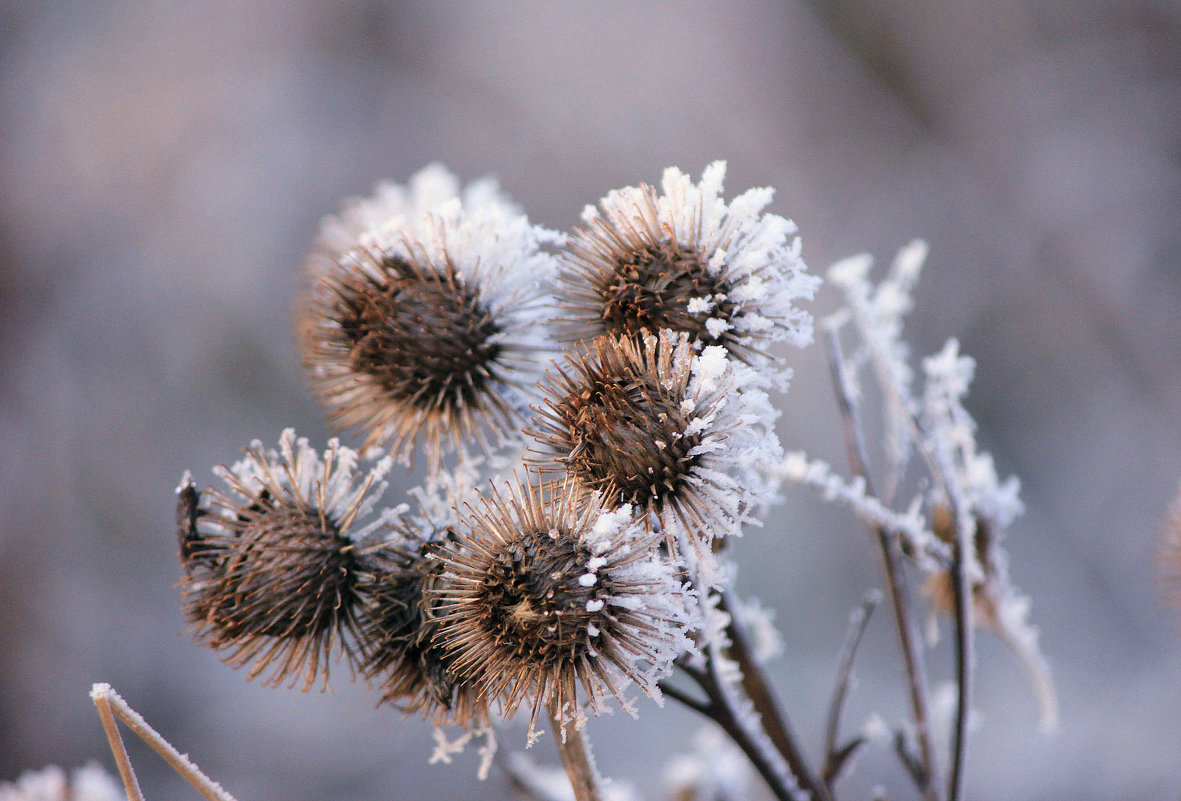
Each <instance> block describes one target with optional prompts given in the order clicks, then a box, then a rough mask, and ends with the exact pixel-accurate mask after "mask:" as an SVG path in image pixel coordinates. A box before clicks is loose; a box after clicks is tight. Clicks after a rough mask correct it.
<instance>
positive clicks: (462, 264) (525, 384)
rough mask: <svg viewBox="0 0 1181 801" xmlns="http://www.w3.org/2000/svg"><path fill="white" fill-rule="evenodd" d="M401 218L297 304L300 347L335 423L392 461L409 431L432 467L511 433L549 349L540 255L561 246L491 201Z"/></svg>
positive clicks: (341, 256) (362, 240) (475, 198)
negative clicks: (449, 452)
mask: <svg viewBox="0 0 1181 801" xmlns="http://www.w3.org/2000/svg"><path fill="white" fill-rule="evenodd" d="M387 191H391V190H387ZM465 201H466V202H465ZM381 207H382V204H381V203H376V202H375V203H373V204H372V208H370V207H368V206H364V205H363V204H362V206H361V208H366V209H368V213H375V211H376V210H377V209H380V208H381ZM404 211H405V213H402V214H399V215H396V216H395V217H393V218H392V219H391V220H390V221H387V222H386V223H384V224H382V225H381V226H377V225H376V223H373V225H374V227H371V228H367V229H365V231H364V232H363V235H361V236H359V237H358V240H357V243H356V245H355V246H354V247H353V248H350V249H348V250H336V251H335V258H334V261H333V264H332V265H331V266H330V267H328V268H327V269H323V270H322V274H320V275H319V276H318V279H317V281H316V284H315V286H314V288H313V289H312V290H311V292H310V293H308V295H307V296H306V297H305V298H304V299H303V302H302V304H301V308H300V312H299V314H300V329H301V346H302V350H303V360H304V364H305V366H306V367H307V369H308V371H309V374H310V376H311V379H312V384H313V388H314V390H315V392H316V395H317V396H318V397H319V399H320V400H321V402H322V403H323V404H324V406H325V407H326V408H327V410H328V413H329V416H330V417H331V418H332V420H333V421H334V422H336V423H337V424H339V425H341V426H343V427H346V428H349V427H355V428H359V429H361V430H362V431H363V432H364V433H365V435H366V446H369V445H375V444H386V445H388V447H389V449H390V451H391V452H392V453H394V454H396V455H400V456H402V457H403V458H408V457H409V455H410V452H411V450H412V449H413V447H414V444H415V440H416V439H417V438H418V437H419V435H420V434H421V435H422V439H423V441H424V445H425V448H426V450H427V452H428V456H429V458H430V460H431V464H432V467H436V466H437V465H438V461H439V457H440V455H441V453H442V452H443V450H444V449H446V448H455V449H458V448H460V447H461V446H462V445H463V444H464V443H465V442H471V441H476V442H479V444H480V445H481V446H482V447H483V448H484V449H485V450H488V449H489V442H488V439H487V437H486V433H490V434H491V435H492V438H493V440H494V441H495V443H497V444H499V443H502V442H504V441H505V440H506V439H509V438H511V435H512V434H513V433H515V431H516V429H518V428H519V424H520V421H521V419H522V416H523V414H524V413H525V411H526V410H527V407H528V402H529V399H530V396H529V392H530V391H531V389H532V388H533V387H534V386H535V385H536V382H537V380H538V378H539V376H540V374H541V372H542V370H543V368H544V365H545V363H546V361H547V359H546V356H545V354H546V352H547V349H548V347H549V346H548V337H547V334H546V329H545V325H544V320H543V317H544V313H545V308H544V307H545V305H546V300H545V298H544V296H543V295H542V291H541V279H543V278H544V277H545V276H546V275H547V274H548V273H549V272H550V271H551V269H552V264H553V258H552V257H551V256H549V255H548V254H546V253H544V252H542V251H541V249H540V248H541V246H542V244H543V243H547V242H557V241H559V240H560V237H559V235H557V234H555V233H553V232H550V231H546V230H545V229H542V228H539V227H536V226H533V225H530V224H529V221H528V220H527V219H526V218H525V217H524V216H522V215H520V214H517V213H515V211H514V210H513V209H511V208H506V207H505V206H503V205H501V204H500V203H499V202H497V196H496V195H495V193H490V192H484V193H482V194H481V193H469V195H465V198H464V199H461V198H459V197H450V198H448V199H446V200H445V201H443V202H442V203H440V204H438V205H436V206H433V207H430V208H429V209H419V208H417V207H416V208H413V209H408V210H404ZM341 225H342V227H343V228H344V229H345V230H352V227H350V226H349V225H345V224H341ZM353 227H355V226H353ZM333 241H334V242H335V240H333ZM321 250H323V248H322V249H321ZM317 260H318V258H314V259H313V261H317ZM311 272H313V273H316V272H320V271H319V270H318V269H317V267H315V266H314V267H313V268H311Z"/></svg>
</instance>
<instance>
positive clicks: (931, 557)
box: [776, 451, 951, 570]
mask: <svg viewBox="0 0 1181 801" xmlns="http://www.w3.org/2000/svg"><path fill="white" fill-rule="evenodd" d="M776 475H777V476H778V477H780V478H783V479H786V480H787V481H791V482H792V483H795V484H801V485H803V486H809V487H812V488H814V489H817V490H819V491H820V492H821V493H822V495H823V497H824V499H825V500H826V501H830V502H832V501H835V502H837V503H841V504H843V505H845V506H847V507H849V508H850V509H852V510H853V511H854V512H855V513H856V514H857V515H858V516H860V517H862V518H863V519H864V520H866V521H867V522H868V523H870V524H872V525H875V526H881V527H882V528H885V529H886V530H887V531H890V532H893V533H895V534H898V535H899V536H901V537H902V538H903V540H904V541H905V542H906V543H907V544H908V545H909V546H910V548H911V550H912V552H913V553H915V554H916V555H917V556H918V558H919V561H920V563H922V564H924V565H925V566H926V567H927V569H928V570H936V569H939V568H941V567H942V566H945V565H947V564H949V563H950V561H951V550H950V549H949V548H948V546H947V543H945V542H943V541H942V540H940V539H939V538H938V537H936V536H935V535H934V534H933V533H932V532H931V530H930V529H929V528H927V524H926V520H925V519H924V518H923V516H922V514H921V513H920V512H919V505H918V502H919V501H920V499H916V502H915V503H913V504H912V505H911V507H910V508H909V509H908V510H907V511H905V512H897V511H895V510H893V509H891V508H889V507H887V506H886V505H885V504H883V503H882V502H881V500H879V499H878V498H876V497H874V496H872V495H869V494H867V493H866V491H865V480H864V479H862V478H861V477H860V476H858V477H855V478H853V479H845V478H842V477H841V476H838V475H836V474H834V473H833V472H832V468H831V467H830V466H829V465H828V463H827V462H825V461H823V460H821V459H809V458H808V456H807V454H805V453H804V452H803V451H793V452H791V453H789V454H787V456H786V457H785V458H784V459H783V461H782V462H781V463H780V464H779V467H778V469H777V470H776Z"/></svg>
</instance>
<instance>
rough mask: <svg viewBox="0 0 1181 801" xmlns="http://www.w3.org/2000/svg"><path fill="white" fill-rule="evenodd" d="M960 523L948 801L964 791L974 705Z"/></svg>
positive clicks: (955, 565)
mask: <svg viewBox="0 0 1181 801" xmlns="http://www.w3.org/2000/svg"><path fill="white" fill-rule="evenodd" d="M963 528H964V527H963V526H962V525H960V524H959V523H958V522H957V523H956V536H955V538H954V540H953V541H954V543H955V547H954V550H953V551H952V567H951V569H952V574H951V576H952V591H953V594H954V598H955V681H956V688H957V690H958V692H959V697H958V698H957V700H956V709H955V731H954V733H953V735H952V746H951V773H950V776H949V777H948V781H947V801H958V799H959V797H960V793H961V792H962V791H963V783H964V776H963V766H964V757H965V754H966V752H967V745H968V744H967V738H966V735H967V728H968V708H969V704H970V702H971V695H972V693H971V685H972V676H971V663H972V608H971V603H972V588H971V586H970V580H969V577H968V569H967V559H966V553H967V548H968V547H970V546H969V545H968V544H967V542H966V540H967V537H966V536H965V535H964V533H963V531H962V529H963Z"/></svg>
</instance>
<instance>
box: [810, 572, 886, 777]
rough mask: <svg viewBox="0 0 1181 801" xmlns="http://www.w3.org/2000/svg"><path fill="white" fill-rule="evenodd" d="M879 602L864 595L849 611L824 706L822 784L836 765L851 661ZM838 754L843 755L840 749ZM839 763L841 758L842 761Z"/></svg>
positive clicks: (878, 596)
mask: <svg viewBox="0 0 1181 801" xmlns="http://www.w3.org/2000/svg"><path fill="white" fill-rule="evenodd" d="M879 603H881V594H880V593H877V592H873V593H868V594H867V595H866V597H865V600H863V601H862V602H861V605H860V606H858V607H857V608H856V609H854V610H853V613H852V615H851V616H850V618H849V631H848V633H847V634H846V635H845V642H844V645H843V646H842V647H841V656H840V659H839V660H838V662H837V681H836V685H835V686H834V687H833V692H832V701H831V702H830V703H829V705H828V726H827V727H826V729H825V734H824V755H825V756H824V767H823V768H822V769H821V772H820V773H821V776H822V777H823V781H824V782H825V783H826V784H828V785H829V786H830V787H831V784H832V779H833V777H834V776H835V774H836V772H837V770H838V769H839V765H837V764H835V761H836V759H837V756H838V754H837V729H838V728H839V727H840V723H841V710H842V709H843V708H844V705H845V696H846V694H847V693H848V689H849V677H850V675H852V672H853V658H854V657H855V656H856V655H857V648H858V646H859V645H861V638H862V636H863V635H864V634H865V629H866V626H868V625H869V617H870V615H872V614H873V610H874V609H876V608H877V606H878V604H879ZM840 751H841V753H846V750H845V749H844V748H842V749H840ZM842 761H843V759H842Z"/></svg>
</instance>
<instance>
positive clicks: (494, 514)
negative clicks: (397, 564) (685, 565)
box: [434, 482, 691, 721]
mask: <svg viewBox="0 0 1181 801" xmlns="http://www.w3.org/2000/svg"><path fill="white" fill-rule="evenodd" d="M571 489H572V488H571V487H570V486H568V485H565V484H563V485H553V486H540V485H537V484H535V483H524V484H521V483H519V482H518V483H516V484H515V485H514V486H513V487H512V489H511V491H510V492H509V493H508V494H507V495H501V494H500V493H499V492H494V493H493V494H492V496H491V497H490V498H488V499H485V500H483V501H482V502H481V504H480V506H479V508H478V509H475V510H472V513H471V517H470V518H469V520H468V521H467V524H466V526H465V527H464V529H463V530H461V532H460V536H459V538H458V539H457V540H456V541H455V542H453V543H451V544H450V545H448V546H447V548H446V549H445V550H444V551H443V552H442V554H441V558H442V560H443V562H444V563H445V565H446V569H445V572H444V574H443V577H442V580H441V581H440V582H439V583H438V584H437V585H436V588H435V590H434V592H435V593H436V594H437V596H438V597H439V598H440V599H441V600H442V604H441V606H440V618H439V619H440V623H441V630H440V632H439V634H438V639H439V641H441V642H442V643H443V644H444V646H445V647H446V648H447V650H448V651H449V652H450V653H451V654H452V655H453V657H454V660H455V661H454V667H455V670H456V671H457V672H458V673H459V674H461V675H464V676H467V677H469V678H470V680H472V681H473V682H475V683H476V685H477V687H478V688H479V691H480V693H481V695H482V696H483V697H484V698H485V699H486V700H488V701H489V702H492V701H495V700H499V701H500V702H501V703H502V704H503V706H504V709H505V713H506V714H512V712H513V711H515V710H516V708H517V707H518V706H519V705H520V704H521V703H522V701H524V700H525V699H527V698H529V699H531V700H532V716H533V720H536V718H537V714H538V712H539V711H540V710H541V709H542V708H543V707H544V708H545V709H546V710H547V713H548V714H550V715H552V716H553V717H555V718H559V719H560V720H562V721H565V720H570V719H574V720H580V719H582V718H583V717H584V715H585V711H586V710H590V711H593V712H596V713H597V712H599V711H600V710H601V708H602V705H603V702H604V701H605V700H606V697H607V696H608V695H610V696H614V697H615V698H616V699H618V700H619V701H620V702H621V703H622V702H624V698H623V696H622V692H623V691H624V689H625V688H626V686H627V685H628V684H629V683H630V682H635V683H636V684H637V685H638V686H639V687H640V689H641V690H643V691H644V692H645V693H647V694H649V695H654V694H656V693H657V687H656V681H657V679H658V678H659V677H660V676H662V675H664V674H665V673H666V672H667V671H668V670H669V669H670V668H671V663H672V660H673V659H674V658H675V657H676V656H677V654H678V653H680V651H681V650H682V649H683V648H684V647H685V646H686V643H687V641H686V639H685V633H684V629H685V626H686V624H687V622H688V620H689V616H690V612H689V609H690V607H691V603H690V602H689V600H690V599H689V596H688V595H687V591H686V590H684V589H683V588H682V587H681V585H680V583H679V582H678V580H677V578H676V574H675V569H674V567H673V566H672V565H671V564H670V563H669V562H668V561H667V560H664V559H661V558H660V557H659V556H658V552H657V549H656V548H654V543H653V536H652V535H651V534H649V533H646V532H645V530H644V528H643V527H642V526H639V525H637V524H636V523H635V522H634V521H633V519H632V514H631V512H632V510H631V508H630V507H629V506H626V505H625V506H623V507H620V508H618V509H615V510H612V511H608V510H606V509H605V508H604V505H603V498H602V496H593V497H592V498H591V499H589V503H586V504H580V502H579V500H578V497H577V493H575V492H572V491H571ZM580 697H581V700H580Z"/></svg>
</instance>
